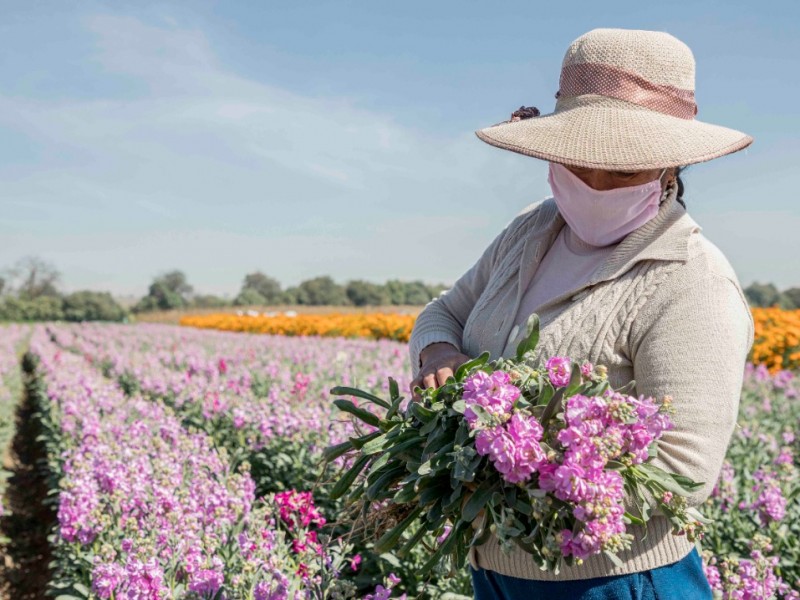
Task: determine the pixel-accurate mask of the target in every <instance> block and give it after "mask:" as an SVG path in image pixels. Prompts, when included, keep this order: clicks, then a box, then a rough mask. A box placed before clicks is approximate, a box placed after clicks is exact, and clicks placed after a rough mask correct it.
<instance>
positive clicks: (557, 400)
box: [539, 388, 564, 428]
mask: <svg viewBox="0 0 800 600" xmlns="http://www.w3.org/2000/svg"><path fill="white" fill-rule="evenodd" d="M563 398H564V388H558V389H557V390H556V393H555V394H553V397H552V398H550V401H549V402H548V403H547V406H546V407H545V409H544V412H543V413H542V417H541V419H540V420H539V421H540V423H541V424H542V427H544V428H546V427H547V423H548V421H550V419H551V417H552V416H553V415H555V414H556V413H557V412H558V411H560V410H561V402H562V400H563Z"/></svg>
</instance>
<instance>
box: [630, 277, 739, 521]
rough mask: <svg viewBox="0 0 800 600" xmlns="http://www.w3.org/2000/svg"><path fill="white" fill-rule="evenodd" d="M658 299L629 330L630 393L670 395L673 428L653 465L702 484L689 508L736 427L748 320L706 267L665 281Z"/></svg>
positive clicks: (729, 282)
mask: <svg viewBox="0 0 800 600" xmlns="http://www.w3.org/2000/svg"><path fill="white" fill-rule="evenodd" d="M678 284H679V285H678ZM659 296H660V298H661V300H660V301H659V302H656V303H654V305H653V306H651V307H650V310H649V311H647V314H646V315H641V317H642V318H641V319H639V318H638V317H637V319H635V321H634V326H633V327H632V329H631V336H632V337H631V348H632V356H631V360H632V362H633V372H634V379H635V380H636V393H637V394H644V395H645V396H652V397H654V398H656V399H659V398H662V397H663V396H664V395H666V394H669V395H670V396H672V398H673V405H674V407H675V410H676V414H675V415H674V417H673V423H674V428H673V429H672V430H669V431H667V432H665V433H664V435H663V437H662V439H661V442H660V444H659V454H658V457H657V458H656V459H654V464H655V465H657V466H659V467H661V468H662V469H665V470H666V471H670V472H673V473H678V474H681V475H685V476H687V477H690V478H691V479H693V480H695V481H698V482H704V485H703V487H702V488H701V489H699V490H698V491H696V492H695V493H694V494H692V495H691V496H690V497H689V498H688V499H687V500H688V504H689V505H690V506H697V505H699V504H701V503H702V502H703V501H704V500H705V499H706V498H708V496H709V495H710V494H711V491H712V489H713V487H714V485H715V483H716V481H717V478H718V476H719V473H720V470H721V468H722V462H723V459H724V458H725V453H726V451H727V447H728V443H729V441H730V438H731V435H732V433H733V430H734V426H735V424H736V419H737V414H738V409H739V398H740V395H741V391H742V381H743V377H744V367H745V363H746V361H747V356H748V353H749V351H750V348H751V347H752V344H753V318H752V315H751V313H750V309H749V307H748V305H747V302H746V300H745V298H744V297H743V295H742V292H741V288H740V286H739V285H738V283H736V282H735V281H734V280H733V279H731V278H730V277H728V276H726V275H724V274H720V273H718V272H715V271H713V270H711V271H706V272H705V273H702V274H698V275H696V276H695V278H694V281H692V282H686V281H681V282H668V283H667V284H666V285H665V286H664V289H661V290H659Z"/></svg>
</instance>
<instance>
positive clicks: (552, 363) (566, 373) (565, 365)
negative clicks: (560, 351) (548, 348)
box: [544, 356, 572, 387]
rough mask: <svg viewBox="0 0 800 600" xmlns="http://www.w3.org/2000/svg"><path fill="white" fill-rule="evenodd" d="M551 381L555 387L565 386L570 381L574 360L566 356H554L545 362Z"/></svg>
mask: <svg viewBox="0 0 800 600" xmlns="http://www.w3.org/2000/svg"><path fill="white" fill-rule="evenodd" d="M544 366H545V368H546V369H547V374H548V375H549V377H550V383H552V384H553V386H555V387H564V386H566V385H567V384H568V383H569V378H570V375H571V374H572V361H571V360H570V359H569V357H566V356H553V357H551V358H549V359H548V360H547V362H546V363H545V365H544Z"/></svg>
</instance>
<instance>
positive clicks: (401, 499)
mask: <svg viewBox="0 0 800 600" xmlns="http://www.w3.org/2000/svg"><path fill="white" fill-rule="evenodd" d="M415 484H416V482H415V481H410V482H408V483H407V484H405V485H404V486H403V487H402V488H400V491H398V492H397V493H396V494H395V495H394V497H393V498H392V501H393V502H394V503H395V504H408V503H409V502H411V501H413V500H414V498H416V497H417V490H416V488H415Z"/></svg>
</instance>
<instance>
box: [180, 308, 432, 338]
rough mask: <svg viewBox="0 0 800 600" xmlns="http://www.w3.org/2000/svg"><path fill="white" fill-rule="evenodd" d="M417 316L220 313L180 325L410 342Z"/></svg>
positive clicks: (187, 318) (189, 318) (188, 319)
mask: <svg viewBox="0 0 800 600" xmlns="http://www.w3.org/2000/svg"><path fill="white" fill-rule="evenodd" d="M415 319H416V317H414V316H413V315H401V314H396V313H365V314H344V313H330V314H321V315H313V314H298V315H293V316H287V315H274V316H269V315H263V314H260V315H259V314H257V315H235V314H226V313H217V314H210V315H196V316H191V315H190V316H185V317H182V318H181V320H180V324H181V325H185V326H188V327H198V328H200V329H220V330H222V331H243V332H247V333H269V334H275V335H291V336H295V335H318V336H326V337H331V336H333V337H359V338H369V339H389V340H397V341H399V342H407V341H408V339H409V337H410V336H411V330H412V329H413V328H414V321H415Z"/></svg>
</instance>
